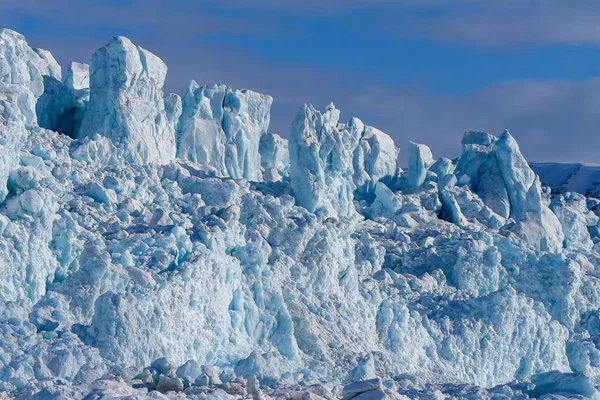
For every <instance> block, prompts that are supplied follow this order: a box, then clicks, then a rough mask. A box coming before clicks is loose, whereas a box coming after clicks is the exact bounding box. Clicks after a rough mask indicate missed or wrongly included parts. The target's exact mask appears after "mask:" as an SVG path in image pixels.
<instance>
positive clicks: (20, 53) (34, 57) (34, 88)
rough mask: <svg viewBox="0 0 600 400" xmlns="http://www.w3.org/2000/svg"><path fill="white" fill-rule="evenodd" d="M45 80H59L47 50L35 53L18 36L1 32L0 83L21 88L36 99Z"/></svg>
mask: <svg viewBox="0 0 600 400" xmlns="http://www.w3.org/2000/svg"><path fill="white" fill-rule="evenodd" d="M44 76H50V77H52V78H54V79H56V80H58V81H60V80H61V72H60V67H59V65H58V63H57V62H56V60H55V59H54V57H52V55H51V54H50V53H49V52H48V51H46V50H39V49H37V50H34V49H32V48H30V47H29V46H28V45H27V42H26V41H25V38H24V37H23V35H21V34H20V33H17V32H15V31H12V30H10V29H3V28H0V83H3V84H7V85H8V84H14V85H22V86H24V87H26V88H27V89H29V90H30V91H31V93H33V95H34V96H35V97H36V98H38V97H40V96H41V95H42V93H43V92H44V81H43V77H44Z"/></svg>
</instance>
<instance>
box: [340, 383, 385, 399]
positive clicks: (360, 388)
mask: <svg viewBox="0 0 600 400" xmlns="http://www.w3.org/2000/svg"><path fill="white" fill-rule="evenodd" d="M379 389H381V379H380V378H373V379H369V380H366V381H358V382H353V383H351V384H349V385H346V386H344V392H343V397H342V399H343V400H350V399H353V398H355V397H356V396H358V395H360V394H361V393H365V392H370V391H374V390H379Z"/></svg>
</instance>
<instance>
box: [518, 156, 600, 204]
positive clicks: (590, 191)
mask: <svg viewBox="0 0 600 400" xmlns="http://www.w3.org/2000/svg"><path fill="white" fill-rule="evenodd" d="M530 165H531V169H533V171H534V172H535V173H536V174H538V175H539V177H540V180H541V181H542V184H543V185H546V186H549V187H550V188H552V192H553V193H555V194H559V193H566V192H577V193H581V194H583V195H585V196H589V197H600V164H578V163H530Z"/></svg>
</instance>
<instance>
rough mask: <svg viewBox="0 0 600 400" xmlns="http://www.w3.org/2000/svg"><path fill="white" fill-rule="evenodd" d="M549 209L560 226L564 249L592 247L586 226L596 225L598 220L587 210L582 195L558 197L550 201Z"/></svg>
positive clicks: (570, 193)
mask: <svg viewBox="0 0 600 400" xmlns="http://www.w3.org/2000/svg"><path fill="white" fill-rule="evenodd" d="M550 208H551V210H552V211H553V212H554V214H555V215H556V216H557V217H558V220H559V221H560V224H561V226H562V230H563V233H564V235H565V241H564V247H565V248H567V249H588V250H589V249H590V248H591V247H592V246H593V245H594V243H593V242H592V240H591V238H590V233H589V232H588V226H595V225H596V224H598V220H599V218H598V216H596V215H595V214H594V213H593V212H591V211H590V210H588V208H587V205H586V199H585V197H584V196H583V195H580V194H578V193H572V192H568V193H565V194H564V195H558V196H557V197H556V198H554V199H553V200H552V204H551V205H550Z"/></svg>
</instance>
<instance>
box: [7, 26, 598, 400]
mask: <svg viewBox="0 0 600 400" xmlns="http://www.w3.org/2000/svg"><path fill="white" fill-rule="evenodd" d="M166 73H167V67H166V66H165V64H164V63H163V62H162V61H161V60H160V59H159V58H158V57H157V56H155V55H153V54H152V53H150V52H148V51H147V50H145V49H142V48H141V47H139V46H136V45H134V44H132V43H131V42H130V41H129V40H128V39H126V38H122V37H117V38H113V39H112V40H111V41H110V42H109V43H108V44H107V45H106V46H105V47H103V48H101V49H100V50H98V51H97V52H96V53H95V54H94V56H93V57H92V60H91V63H90V65H89V66H88V65H85V64H79V63H73V64H71V66H70V67H69V70H68V73H67V74H66V77H65V79H64V80H63V79H62V73H61V69H60V67H59V65H58V64H57V63H56V61H55V60H54V58H53V57H52V55H51V54H50V53H49V52H47V51H44V50H36V49H32V48H30V47H29V46H28V45H27V43H26V41H25V39H24V38H23V37H22V36H21V35H19V34H18V33H15V32H13V31H10V30H6V29H4V30H0V147H1V149H0V201H1V206H0V262H1V267H0V391H7V392H11V396H15V397H20V398H29V397H32V396H35V397H34V398H38V399H43V398H56V397H60V396H63V398H91V397H94V398H95V396H100V395H102V394H106V395H116V394H120V395H123V396H133V397H138V398H144V397H145V396H148V397H150V398H165V397H166V398H168V397H171V398H183V397H186V396H187V397H189V398H202V399H205V398H219V399H227V398H242V397H252V398H253V399H254V400H263V399H267V398H275V397H286V398H302V399H303V400H309V399H313V400H315V399H317V400H318V399H321V398H327V399H333V398H343V399H345V400H350V399H357V400H359V399H360V400H367V399H383V398H398V399H400V398H443V397H444V396H454V397H458V398H494V399H502V398H537V397H542V396H545V395H550V394H553V395H561V396H564V397H578V398H590V397H596V398H597V397H598V396H599V395H598V391H597V388H598V387H599V386H600V313H599V311H598V310H599V307H600V253H599V252H598V251H599V250H600V245H599V242H600V218H599V215H600V199H598V198H595V197H591V196H588V197H585V196H584V195H583V194H579V193H572V192H565V191H561V192H560V193H554V194H551V193H550V190H549V189H547V188H545V187H542V185H541V183H540V180H539V179H538V177H537V175H536V174H535V173H534V172H533V171H532V169H531V168H530V166H529V165H528V164H527V162H526V161H525V158H524V157H523V155H522V154H521V152H520V150H519V146H518V145H517V142H516V141H515V139H514V138H513V137H512V136H511V135H510V134H509V133H508V132H503V133H502V134H500V135H499V136H498V137H496V136H492V135H489V134H487V133H483V132H467V133H466V134H465V135H464V138H463V140H462V155H461V157H460V158H459V159H456V160H450V159H446V158H439V159H435V158H434V156H433V154H432V153H431V151H430V149H429V148H428V147H427V146H425V145H423V144H417V143H411V144H410V146H409V148H408V150H407V151H408V160H409V165H408V168H407V169H406V170H403V169H402V168H400V167H399V165H398V162H397V158H398V152H399V149H397V148H396V146H395V145H394V142H393V140H392V139H391V138H390V136H388V135H387V134H385V133H383V132H381V131H379V130H377V129H376V128H373V127H370V126H367V125H365V124H364V123H363V122H362V121H361V120H359V119H357V118H352V119H350V120H349V121H348V122H346V123H340V111H339V110H337V109H336V108H335V106H334V105H333V104H331V105H329V106H328V107H327V108H326V109H325V111H324V112H320V111H318V110H316V109H315V108H314V107H313V106H311V105H305V106H303V107H301V108H300V110H299V112H298V114H297V116H296V118H295V119H294V121H292V123H291V127H290V132H289V141H288V140H286V139H284V138H282V137H281V136H279V135H277V134H275V133H272V132H268V128H269V111H270V106H271V104H272V101H273V100H272V98H271V97H269V96H266V95H261V94H258V93H255V92H252V91H249V90H234V89H231V88H229V87H227V86H219V85H208V86H200V85H198V84H197V83H195V82H192V83H191V84H190V87H189V90H188V92H187V94H186V95H185V96H184V97H183V98H180V97H179V96H178V95H176V94H164V93H163V84H164V80H165V76H166ZM161 393H164V394H161ZM86 396H89V397H86ZM161 396H163V397H161ZM182 396H183V397H182Z"/></svg>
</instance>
